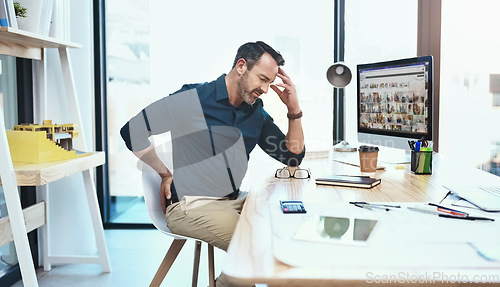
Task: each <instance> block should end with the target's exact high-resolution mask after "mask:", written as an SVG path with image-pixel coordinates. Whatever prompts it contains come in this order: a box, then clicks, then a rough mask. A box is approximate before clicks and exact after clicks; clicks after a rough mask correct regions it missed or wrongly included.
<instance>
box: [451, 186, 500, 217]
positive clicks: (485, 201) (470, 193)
mask: <svg viewBox="0 0 500 287" xmlns="http://www.w3.org/2000/svg"><path fill="white" fill-rule="evenodd" d="M444 188H446V189H448V190H449V191H451V192H453V193H454V194H456V195H458V196H460V197H462V198H463V199H465V200H467V201H468V202H470V203H472V204H473V205H475V206H477V207H478V208H480V209H482V210H485V211H490V212H500V185H487V184H485V185H456V184H448V185H444Z"/></svg>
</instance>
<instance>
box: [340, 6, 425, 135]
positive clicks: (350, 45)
mask: <svg viewBox="0 0 500 287" xmlns="http://www.w3.org/2000/svg"><path fill="white" fill-rule="evenodd" d="M417 5H418V2H417V0H411V1H399V0H380V1H370V0H349V1H345V57H344V61H345V63H346V65H347V66H348V67H349V68H350V69H351V71H352V73H353V78H352V80H351V83H350V84H349V85H348V86H347V87H346V88H345V111H346V112H345V116H346V119H345V121H346V124H345V125H346V130H345V133H346V134H345V140H347V141H349V140H350V139H354V141H353V142H355V141H356V140H357V134H356V132H357V129H356V121H357V118H356V117H357V113H356V111H357V108H356V105H357V103H356V98H357V95H356V93H357V88H356V85H357V75H356V65H358V64H365V63H372V62H381V61H387V60H396V59H400V58H411V57H415V56H417V22H418V21H417V16H418V8H417Z"/></svg>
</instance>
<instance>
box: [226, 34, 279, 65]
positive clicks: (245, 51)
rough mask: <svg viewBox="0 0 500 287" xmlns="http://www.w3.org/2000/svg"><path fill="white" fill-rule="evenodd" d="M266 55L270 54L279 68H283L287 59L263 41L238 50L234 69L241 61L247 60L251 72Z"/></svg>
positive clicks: (247, 44)
mask: <svg viewBox="0 0 500 287" xmlns="http://www.w3.org/2000/svg"><path fill="white" fill-rule="evenodd" d="M264 53H268V54H269V55H271V57H273V59H274V60H275V61H276V63H277V64H278V66H283V65H284V64H285V59H283V56H281V54H280V53H279V52H277V51H276V50H274V49H273V48H272V47H271V46H269V45H268V44H266V43H264V42H262V41H257V42H248V43H245V44H243V45H241V46H240V47H239V48H238V52H237V53H236V57H235V58H234V63H233V68H234V67H235V66H236V63H238V60H239V59H245V61H246V62H247V67H248V70H251V69H252V68H253V65H255V63H257V61H259V59H260V58H261V57H262V55H264Z"/></svg>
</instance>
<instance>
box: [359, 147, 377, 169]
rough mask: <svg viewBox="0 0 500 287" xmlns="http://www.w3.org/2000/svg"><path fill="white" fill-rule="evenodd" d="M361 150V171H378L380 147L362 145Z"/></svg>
mask: <svg viewBox="0 0 500 287" xmlns="http://www.w3.org/2000/svg"><path fill="white" fill-rule="evenodd" d="M358 150H359V167H360V169H361V172H376V171H377V158H378V147H376V146H367V145H362V146H360V147H359V148H358Z"/></svg>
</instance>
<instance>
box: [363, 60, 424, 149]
mask: <svg viewBox="0 0 500 287" xmlns="http://www.w3.org/2000/svg"><path fill="white" fill-rule="evenodd" d="M432 67H433V59H432V56H423V57H416V58H408V59H399V60H394V61H387V62H378V63H370V64H362V65H358V66H357V75H358V89H357V98H358V99H357V103H358V120H357V123H358V142H359V143H367V144H371V145H377V146H385V147H393V148H397V149H405V150H409V147H408V140H418V139H421V138H425V140H427V141H428V142H429V143H430V144H432V128H433V121H432V100H433V97H432V94H433V91H432V90H433V89H432V88H433V84H432V70H433V69H432Z"/></svg>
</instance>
